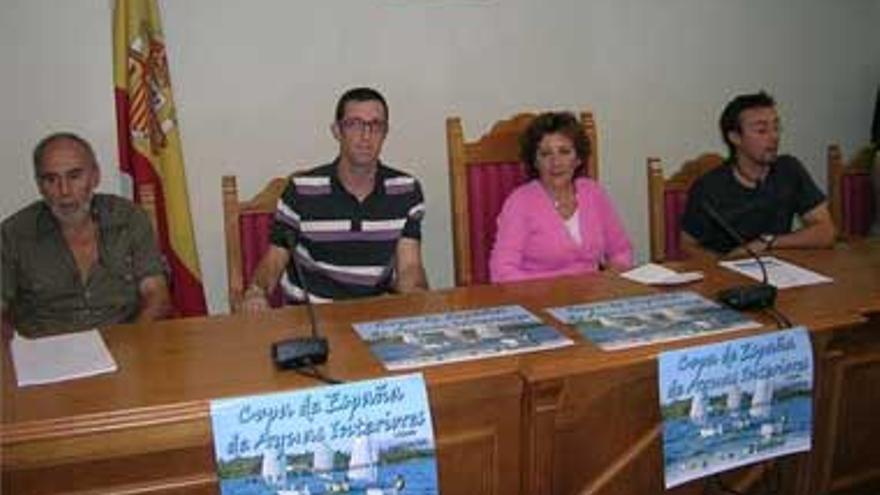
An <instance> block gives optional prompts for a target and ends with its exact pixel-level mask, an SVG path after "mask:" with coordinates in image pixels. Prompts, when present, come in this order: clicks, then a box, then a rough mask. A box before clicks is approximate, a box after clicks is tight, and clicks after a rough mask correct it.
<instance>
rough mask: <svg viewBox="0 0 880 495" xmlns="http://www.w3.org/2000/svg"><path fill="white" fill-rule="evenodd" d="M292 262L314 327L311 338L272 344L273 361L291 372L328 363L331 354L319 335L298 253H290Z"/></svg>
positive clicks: (311, 324) (313, 308) (286, 340)
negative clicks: (297, 256) (297, 259)
mask: <svg viewBox="0 0 880 495" xmlns="http://www.w3.org/2000/svg"><path fill="white" fill-rule="evenodd" d="M290 256H291V259H290V262H291V263H293V268H294V269H295V270H296V276H297V278H299V280H300V286H301V288H302V291H303V294H305V303H306V311H307V312H308V314H309V325H310V326H311V327H312V332H311V336H309V337H295V338H292V339H285V340H282V341H280V342H275V343H274V344H272V361H274V362H275V366H277V367H278V368H280V369H284V370H290V369H299V368H310V367H312V366H315V365H318V364H323V363H326V362H327V356H328V355H329V354H330V345H329V344H328V343H327V339H326V338H324V337H321V336H320V334H319V333H318V319H317V317H316V316H315V307H314V305H313V304H312V299H311V298H310V297H309V289H308V284H307V283H306V279H305V277H304V276H303V274H302V270H301V269H300V267H299V263H297V261H296V253H290Z"/></svg>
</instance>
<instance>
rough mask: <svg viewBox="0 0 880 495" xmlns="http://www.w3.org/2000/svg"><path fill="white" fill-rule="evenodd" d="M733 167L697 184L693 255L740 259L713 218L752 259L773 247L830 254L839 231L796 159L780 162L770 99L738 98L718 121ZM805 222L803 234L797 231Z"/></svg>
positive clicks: (691, 197) (687, 239)
mask: <svg viewBox="0 0 880 495" xmlns="http://www.w3.org/2000/svg"><path fill="white" fill-rule="evenodd" d="M720 127H721V135H722V137H723V138H724V141H725V143H727V146H728V148H729V150H730V159H728V161H727V162H726V163H725V164H724V165H722V166H720V167H718V168H716V169H714V170H712V171H710V172H708V173H706V174H705V175H704V176H703V177H700V178H699V179H698V180H697V181H696V182H695V183H694V184H693V186H692V187H691V190H690V191H689V193H688V202H687V207H686V208H685V212H684V216H683V217H682V229H683V230H684V232H683V235H682V242H683V244H684V248H685V250H687V251H690V252H691V253H694V252H695V251H696V252H699V250H701V249H706V250H709V251H712V252H714V253H719V254H734V255H736V254H742V253H743V252H744V249H743V248H741V247H740V243H739V242H738V241H737V240H736V239H734V237H733V236H732V235H730V234H729V233H728V232H726V231H725V229H724V228H723V227H722V226H721V224H720V222H719V221H718V220H717V219H714V218H712V215H711V214H710V211H711V210H714V211H716V212H717V213H718V214H719V215H720V216H721V217H722V218H723V219H724V220H725V221H726V222H727V223H728V224H729V225H730V226H731V227H732V228H733V229H735V230H736V232H737V233H739V234H740V235H741V236H742V238H743V239H744V240H745V241H746V242H747V245H748V247H749V248H751V249H752V250H754V251H755V252H761V251H769V250H770V249H773V248H826V247H830V246H831V245H832V244H833V242H834V224H833V222H832V221H831V214H830V213H829V211H828V203H827V202H826V200H825V195H824V194H822V191H820V190H819V188H818V187H816V184H815V183H814V182H813V179H812V178H810V175H809V173H808V172H807V171H806V170H805V169H804V166H803V165H802V164H801V163H800V162H799V161H798V160H797V159H796V158H794V157H792V156H789V155H779V154H778V147H779V117H778V115H777V113H776V108H775V102H774V100H773V98H772V97H770V96H769V95H768V94H767V93H764V92H760V93H757V94H748V95H741V96H738V97H736V98H734V100H733V101H731V102H730V103H728V105H727V106H726V107H725V109H724V111H723V112H722V114H721V121H720ZM795 217H797V218H799V219H800V223H801V227H800V228H798V229H797V230H793V229H792V221H793V220H794V218H795Z"/></svg>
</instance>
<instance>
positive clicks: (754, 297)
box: [702, 201, 776, 310]
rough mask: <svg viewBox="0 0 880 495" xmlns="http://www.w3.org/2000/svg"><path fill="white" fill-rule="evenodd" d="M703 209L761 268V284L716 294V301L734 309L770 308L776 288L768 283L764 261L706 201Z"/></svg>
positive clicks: (773, 302)
mask: <svg viewBox="0 0 880 495" xmlns="http://www.w3.org/2000/svg"><path fill="white" fill-rule="evenodd" d="M702 206H703V209H704V210H705V211H706V213H708V214H709V216H710V217H711V218H712V220H714V221H715V222H716V223H717V224H718V225H719V226H720V227H721V228H722V229H723V230H724V232H726V233H727V235H729V236H730V237H733V239H734V240H735V241H736V242H737V243H738V244H739V246H740V247H742V248H743V249H745V250H746V252H747V253H749V255H750V256H751V257H752V258H754V259H755V261H756V262H757V263H758V266H759V267H761V278H762V280H761V283H759V284H752V285H741V286H737V287H731V288H730V289H725V290H722V291H721V292H719V293H718V296H717V298H718V300H719V301H720V302H721V303H722V304H725V305H727V306H730V307H731V308H734V309H740V310H746V309H764V308H770V307H772V306H773V305H774V304H775V303H776V287H774V286H772V285H770V284H769V283H768V277H767V267H766V266H764V261H763V260H761V257H760V256H758V255H757V253H755V252H754V251H752V249H751V248H750V247H749V246H748V242H746V240H745V239H743V237H742V235H740V233H739V232H737V231H736V229H734V228H733V226H732V225H730V224H729V223H728V222H727V220H725V219H724V217H722V216H721V214H720V213H718V210H716V209H715V208H714V207H713V206H712V205H711V204H710V203H709V202H708V201H704V202H703V203H702Z"/></svg>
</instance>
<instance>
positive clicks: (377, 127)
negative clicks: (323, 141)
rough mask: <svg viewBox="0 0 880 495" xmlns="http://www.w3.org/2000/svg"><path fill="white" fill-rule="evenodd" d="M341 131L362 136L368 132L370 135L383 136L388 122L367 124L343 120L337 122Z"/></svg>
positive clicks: (357, 120) (379, 121)
mask: <svg viewBox="0 0 880 495" xmlns="http://www.w3.org/2000/svg"><path fill="white" fill-rule="evenodd" d="M339 126H340V127H342V130H343V131H345V132H348V133H352V132H354V133H357V134H362V133H363V132H364V131H368V132H369V133H370V134H373V133H376V134H385V132H387V131H388V122H385V121H384V120H371V121H369V122H367V121H365V120H362V119H344V120H340V121H339Z"/></svg>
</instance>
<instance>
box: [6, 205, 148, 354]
mask: <svg viewBox="0 0 880 495" xmlns="http://www.w3.org/2000/svg"><path fill="white" fill-rule="evenodd" d="M92 217H93V218H94V219H95V220H96V222H97V224H98V260H97V262H96V263H95V265H94V266H93V267H92V269H91V272H90V273H89V275H88V277H87V280H86V281H85V282H83V280H82V277H81V276H80V272H79V269H78V268H77V265H76V261H75V260H74V257H73V253H72V252H71V250H70V248H68V246H67V243H66V242H65V241H64V238H63V236H62V234H61V230H60V228H59V225H58V222H57V220H56V219H55V217H54V215H53V214H52V212H51V210H50V209H49V207H48V206H47V205H46V203H44V202H43V201H37V202H35V203H33V204H31V205H30V206H28V207H26V208H24V209H23V210H21V211H19V212H17V213H15V214H14V215H12V216H11V217H9V218H7V219H6V220H4V221H3V225H2V236H3V246H2V252H3V254H2V258H3V260H2V264H3V272H2V277H3V306H4V308H5V309H6V310H7V311H8V314H9V316H10V317H11V321H12V324H13V326H14V327H15V329H16V330H17V331H18V332H19V333H20V334H22V335H24V336H26V337H39V336H44V335H50V334H58V333H65V332H74V331H79V330H86V329H89V328H95V327H103V326H107V325H112V324H115V323H122V322H127V321H131V320H132V319H133V318H134V317H135V316H136V315H137V313H138V310H139V309H140V304H139V301H140V292H139V289H138V286H139V285H140V282H141V281H142V280H143V279H144V278H146V277H150V276H154V275H163V274H164V265H163V262H162V257H161V255H160V253H159V249H158V247H157V245H156V239H155V235H154V233H153V228H152V225H151V224H150V221H149V219H148V217H147V215H146V213H145V212H144V211H143V210H141V209H140V208H139V207H138V206H136V205H135V204H134V203H132V202H131V201H129V200H127V199H124V198H121V197H119V196H112V195H107V194H95V196H94V198H93V199H92Z"/></svg>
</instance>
